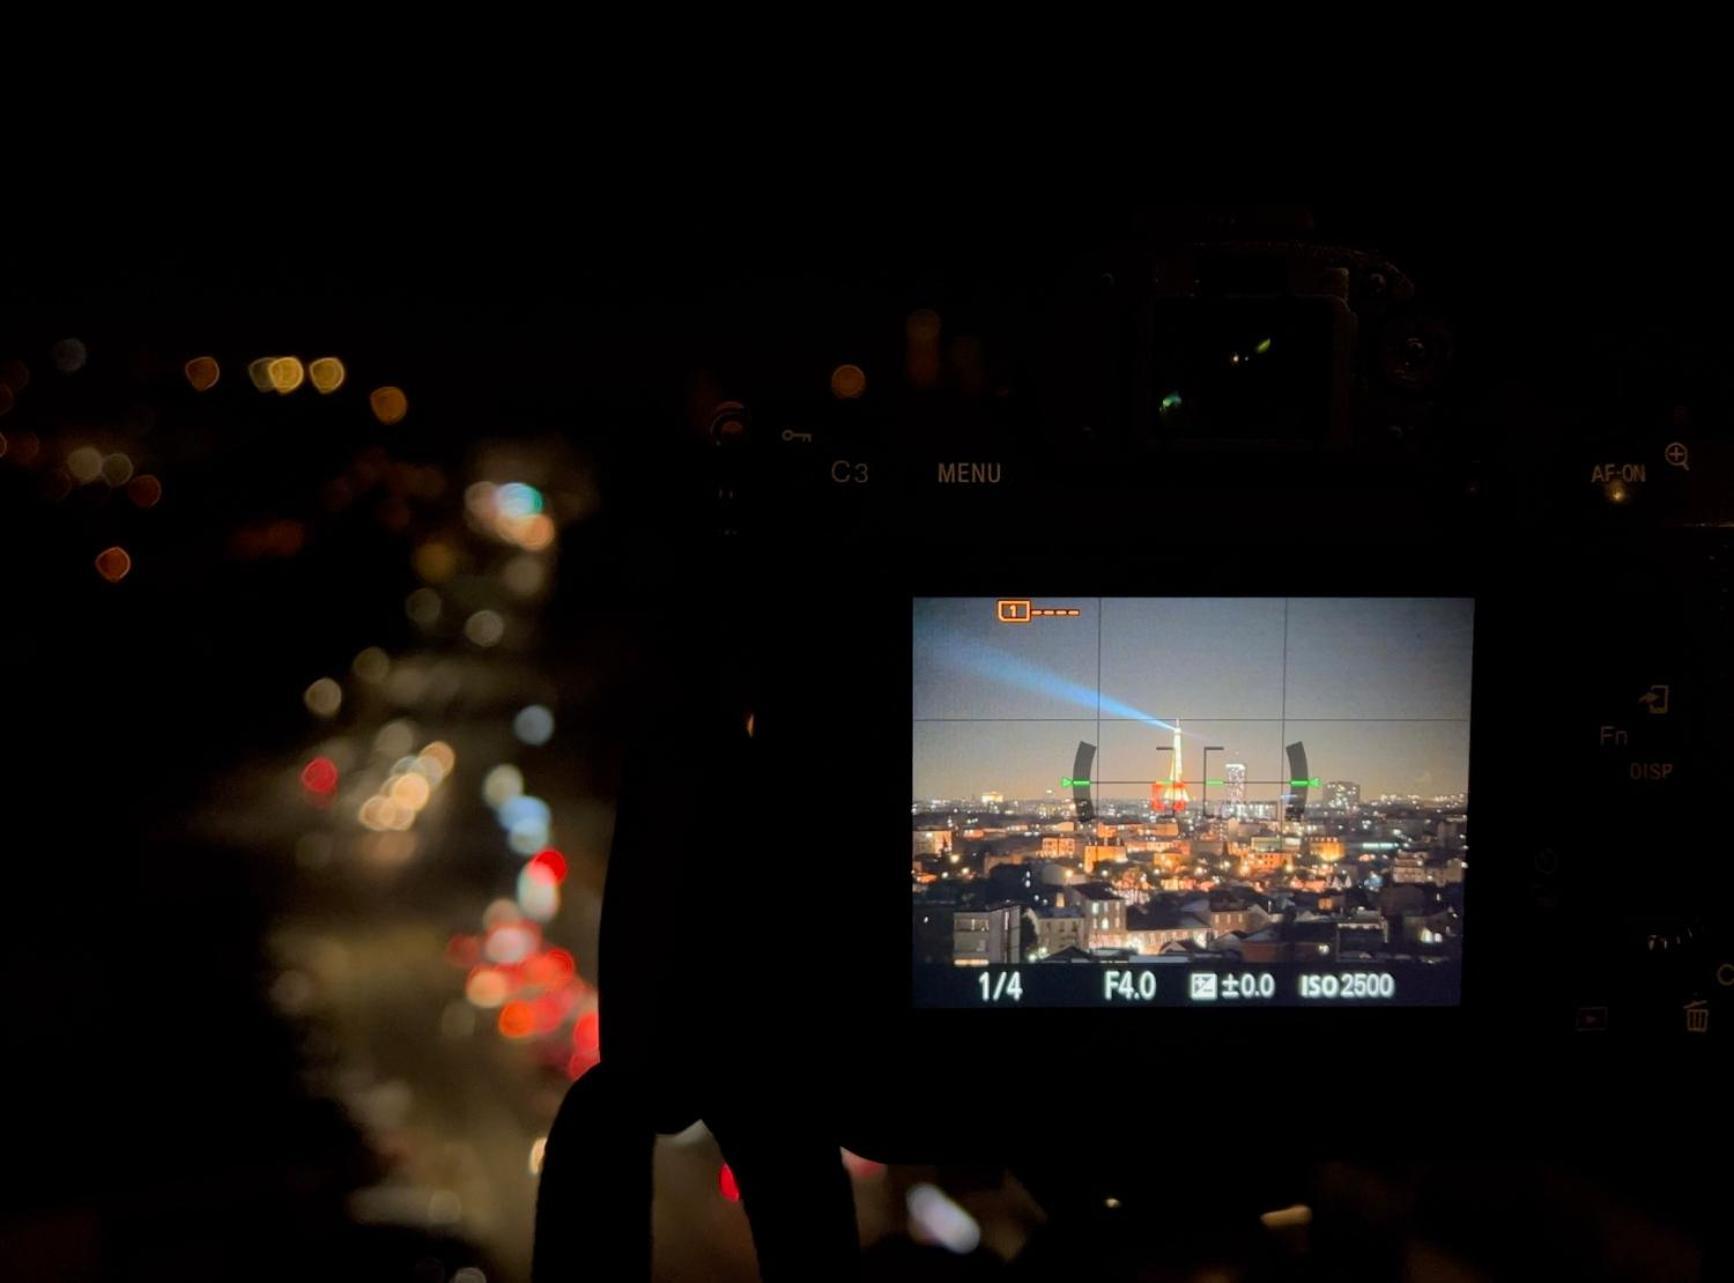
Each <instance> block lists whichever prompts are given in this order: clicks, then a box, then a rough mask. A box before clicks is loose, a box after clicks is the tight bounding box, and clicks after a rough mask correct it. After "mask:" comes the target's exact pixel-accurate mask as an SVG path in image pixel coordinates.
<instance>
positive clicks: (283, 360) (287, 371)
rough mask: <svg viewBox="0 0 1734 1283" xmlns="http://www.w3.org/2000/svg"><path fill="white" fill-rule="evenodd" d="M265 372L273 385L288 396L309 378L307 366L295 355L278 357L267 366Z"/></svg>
mask: <svg viewBox="0 0 1734 1283" xmlns="http://www.w3.org/2000/svg"><path fill="white" fill-rule="evenodd" d="M265 373H266V375H267V376H268V377H269V378H270V380H271V386H272V387H273V388H275V389H276V390H277V391H278V392H280V393H282V394H283V395H284V396H288V395H289V393H291V392H293V391H294V390H295V389H296V388H298V387H300V386H301V385H302V383H304V382H306V379H307V367H306V366H304V365H302V364H301V359H300V358H299V357H294V356H280V357H277V358H276V359H275V360H273V361H272V362H271V364H270V365H268V366H266V367H265Z"/></svg>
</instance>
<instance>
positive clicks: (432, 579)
mask: <svg viewBox="0 0 1734 1283" xmlns="http://www.w3.org/2000/svg"><path fill="white" fill-rule="evenodd" d="M457 570H458V554H457V553H456V552H455V551H453V549H452V546H451V545H450V544H448V543H441V542H440V541H439V540H438V539H430V540H428V541H427V542H426V543H424V544H423V545H421V547H419V548H417V549H416V550H415V573H416V574H418V575H420V576H421V577H422V578H423V579H425V580H427V581H428V582H429V583H430V584H443V583H444V582H445V581H446V580H448V579H450V578H451V577H452V576H453V575H455V574H456V573H457Z"/></svg>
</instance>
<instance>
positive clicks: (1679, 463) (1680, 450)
mask: <svg viewBox="0 0 1734 1283" xmlns="http://www.w3.org/2000/svg"><path fill="white" fill-rule="evenodd" d="M1662 457H1663V458H1664V459H1666V460H1667V461H1668V462H1669V463H1671V464H1673V465H1674V466H1675V467H1676V468H1680V469H1683V470H1684V471H1686V472H1690V471H1691V470H1692V469H1691V467H1690V466H1689V459H1688V456H1687V454H1686V447H1685V445H1684V444H1683V443H1682V442H1679V441H1670V442H1668V448H1667V449H1666V450H1664V451H1662Z"/></svg>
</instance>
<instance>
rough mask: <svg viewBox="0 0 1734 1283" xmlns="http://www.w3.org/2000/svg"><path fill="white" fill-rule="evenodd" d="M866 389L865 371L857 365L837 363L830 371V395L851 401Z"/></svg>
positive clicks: (840, 399)
mask: <svg viewBox="0 0 1734 1283" xmlns="http://www.w3.org/2000/svg"><path fill="white" fill-rule="evenodd" d="M866 391H867V372H866V371H865V370H863V369H862V368H861V367H860V366H858V365H839V366H838V367H837V368H836V369H834V370H832V371H831V395H832V396H834V397H836V398H837V399H838V400H839V401H853V400H856V399H857V398H858V397H860V396H861V394H862V393H864V392H866Z"/></svg>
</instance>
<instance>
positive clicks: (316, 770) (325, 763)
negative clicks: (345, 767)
mask: <svg viewBox="0 0 1734 1283" xmlns="http://www.w3.org/2000/svg"><path fill="white" fill-rule="evenodd" d="M301 786H302V787H303V788H305V789H306V790H307V791H308V792H309V793H312V794H315V795H316V796H318V797H330V796H331V795H332V794H333V793H335V792H336V791H337V763H335V762H333V761H332V760H331V759H330V758H329V757H316V758H314V759H313V760H312V761H311V762H309V763H307V765H306V766H304V767H302V768H301Z"/></svg>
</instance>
